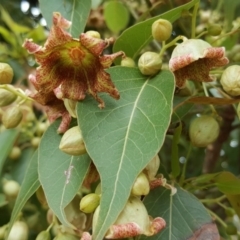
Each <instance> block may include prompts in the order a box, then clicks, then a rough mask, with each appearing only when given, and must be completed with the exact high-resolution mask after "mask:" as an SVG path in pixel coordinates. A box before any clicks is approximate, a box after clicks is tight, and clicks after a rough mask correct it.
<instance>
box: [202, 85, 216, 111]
mask: <svg viewBox="0 0 240 240" xmlns="http://www.w3.org/2000/svg"><path fill="white" fill-rule="evenodd" d="M202 86H203V90H204V93H205V96H206V97H209V94H208V90H207V88H206V84H205V83H204V82H203V83H202ZM209 107H210V108H211V110H212V112H213V113H214V114H216V115H218V114H217V111H216V110H215V108H214V106H213V105H212V104H209Z"/></svg>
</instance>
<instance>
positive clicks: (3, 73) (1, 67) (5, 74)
mask: <svg viewBox="0 0 240 240" xmlns="http://www.w3.org/2000/svg"><path fill="white" fill-rule="evenodd" d="M12 78H13V70H12V68H11V67H10V66H9V65H8V64H7V63H0V84H9V83H11V82H12Z"/></svg>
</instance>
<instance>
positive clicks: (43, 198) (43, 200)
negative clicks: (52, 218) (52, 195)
mask: <svg viewBox="0 0 240 240" xmlns="http://www.w3.org/2000/svg"><path fill="white" fill-rule="evenodd" d="M36 197H37V199H38V201H39V202H40V203H41V205H42V206H43V207H48V203H47V199H46V196H45V193H44V191H43V188H42V187H39V188H38V190H37V191H36Z"/></svg>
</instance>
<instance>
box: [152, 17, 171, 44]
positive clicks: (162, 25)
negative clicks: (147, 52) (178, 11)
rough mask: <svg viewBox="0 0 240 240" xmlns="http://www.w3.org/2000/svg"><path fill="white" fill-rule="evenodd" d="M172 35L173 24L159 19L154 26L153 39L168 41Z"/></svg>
mask: <svg viewBox="0 0 240 240" xmlns="http://www.w3.org/2000/svg"><path fill="white" fill-rule="evenodd" d="M171 34H172V23H170V22H169V21H168V20H165V19H158V20H156V21H155V22H154V23H153V24H152V35H153V38H154V39H155V40H157V41H159V42H162V41H166V40H168V39H169V38H170V36H171Z"/></svg>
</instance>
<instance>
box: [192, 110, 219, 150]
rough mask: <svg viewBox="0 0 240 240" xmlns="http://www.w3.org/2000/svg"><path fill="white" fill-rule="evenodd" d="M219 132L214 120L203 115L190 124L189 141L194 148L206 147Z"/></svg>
mask: <svg viewBox="0 0 240 240" xmlns="http://www.w3.org/2000/svg"><path fill="white" fill-rule="evenodd" d="M219 130H220V128H219V124H218V122H217V121H216V120H215V118H213V117H211V116H207V115H203V116H201V117H199V118H195V119H194V120H193V121H192V122H191V124H190V130H189V136H190V140H191V142H192V144H193V145H194V146H196V147H206V146H207V145H208V144H211V143H213V142H214V141H215V140H216V139H217V137H218V135H219Z"/></svg>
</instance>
